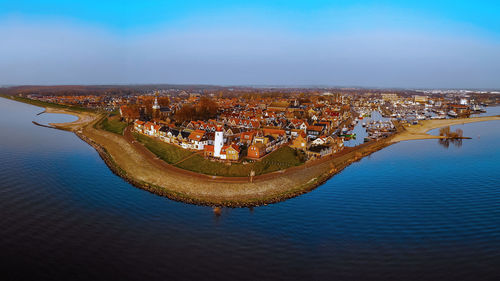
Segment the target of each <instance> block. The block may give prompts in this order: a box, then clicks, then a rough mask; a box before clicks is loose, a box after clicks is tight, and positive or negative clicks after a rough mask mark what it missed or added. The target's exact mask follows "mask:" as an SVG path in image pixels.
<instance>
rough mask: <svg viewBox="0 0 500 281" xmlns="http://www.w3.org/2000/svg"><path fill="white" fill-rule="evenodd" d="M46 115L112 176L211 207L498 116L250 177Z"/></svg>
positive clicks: (324, 175)
mask: <svg viewBox="0 0 500 281" xmlns="http://www.w3.org/2000/svg"><path fill="white" fill-rule="evenodd" d="M47 112H50V113H63V114H71V115H75V116H77V117H78V120H76V121H74V122H70V123H62V124H51V125H53V126H54V127H56V128H59V129H64V130H69V131H73V132H75V133H76V134H77V135H78V136H79V137H80V138H82V139H83V140H85V141H86V142H87V143H89V144H90V145H92V146H93V147H94V148H95V149H96V150H97V151H98V152H99V155H100V156H101V157H102V158H103V160H104V161H105V162H106V164H107V165H108V166H109V167H110V169H111V170H113V172H114V173H116V174H117V175H119V176H121V177H123V178H124V179H126V180H127V181H129V182H130V183H131V184H133V185H135V186H137V187H139V188H142V189H145V190H148V191H151V192H153V193H156V194H159V195H162V196H166V197H169V198H170V199H173V200H178V201H183V202H188V203H194V204H204V205H212V206H230V207H242V206H257V205H263V204H268V203H274V202H279V201H283V200H286V199H288V198H291V197H295V196H298V195H300V194H303V193H306V192H309V191H311V190H312V189H314V188H316V187H317V186H319V185H321V184H322V183H324V182H325V181H326V180H328V179H329V178H331V177H332V176H333V175H335V174H336V173H339V172H340V171H341V170H342V169H344V168H345V167H347V166H348V165H350V164H351V163H353V162H355V161H359V160H360V159H362V158H363V157H365V156H367V155H370V154H371V153H373V152H376V151H378V150H380V149H382V148H384V147H387V146H389V145H390V144H392V143H395V142H398V141H403V140H411V139H425V138H439V137H437V136H431V135H428V134H426V132H428V131H429V130H432V129H435V128H439V127H443V126H449V125H456V124H463V123H470V122H480V121H489V120H500V117H478V118H469V119H450V120H429V121H425V122H421V124H420V125H416V126H411V127H408V128H406V129H405V130H404V131H403V132H400V133H397V134H396V135H394V136H392V137H390V138H388V139H384V140H379V141H376V142H370V143H366V144H363V145H361V146H359V147H356V148H346V149H345V150H344V151H343V152H341V153H339V154H336V155H333V156H331V157H326V158H322V159H319V160H317V161H313V162H309V163H306V164H304V165H302V166H299V167H293V168H289V169H287V170H284V171H279V172H274V173H270V174H266V175H262V176H258V177H255V178H254V181H253V182H250V179H249V178H223V177H212V176H207V175H201V174H196V173H193V172H190V171H186V170H182V169H179V168H177V167H174V166H171V165H169V164H167V163H166V162H164V161H162V160H160V159H158V158H157V157H156V156H155V155H153V154H152V153H151V152H149V151H148V150H147V149H145V148H144V147H143V146H142V145H141V144H138V143H137V142H134V141H133V140H132V139H130V138H126V137H124V136H120V135H117V134H113V133H111V132H107V131H103V130H99V129H96V128H94V124H96V123H97V122H98V121H99V120H100V118H101V117H102V116H103V115H98V114H93V113H86V112H74V111H71V110H65V109H54V108H47Z"/></svg>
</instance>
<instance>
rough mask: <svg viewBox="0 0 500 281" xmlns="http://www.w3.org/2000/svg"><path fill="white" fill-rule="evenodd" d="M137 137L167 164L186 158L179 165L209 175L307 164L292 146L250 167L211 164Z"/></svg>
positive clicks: (240, 174)
mask: <svg viewBox="0 0 500 281" xmlns="http://www.w3.org/2000/svg"><path fill="white" fill-rule="evenodd" d="M134 137H135V138H136V139H137V140H138V141H140V142H141V143H143V144H144V146H146V148H147V149H149V150H150V151H151V152H153V153H154V154H155V155H157V156H158V157H159V158H160V159H162V160H164V161H165V162H167V163H169V164H175V163H178V162H179V161H181V160H183V159H185V160H184V161H182V162H180V163H178V164H176V165H175V166H177V167H179V168H182V169H185V170H189V171H193V172H197V173H201V174H206V175H216V176H225V177H248V176H249V175H250V172H251V171H252V170H254V171H255V175H262V174H266V173H270V172H275V171H279V170H283V169H286V168H290V167H293V166H298V165H301V164H303V163H304V160H303V157H301V156H300V154H299V153H298V152H297V151H296V150H294V149H293V148H290V147H289V146H284V147H281V148H279V149H278V150H276V151H274V152H272V153H271V154H269V155H267V157H265V158H264V159H262V160H261V161H253V162H249V163H247V164H243V163H241V162H240V163H231V164H230V165H229V164H227V163H223V162H218V161H211V160H209V159H206V158H205V157H203V156H202V155H200V154H196V155H193V154H194V153H195V152H192V151H189V150H186V149H183V148H181V147H178V146H176V145H173V144H168V143H165V142H162V141H160V140H157V139H154V138H152V137H148V136H145V135H142V134H138V133H134ZM189 156H191V157H189ZM188 157H189V158H188Z"/></svg>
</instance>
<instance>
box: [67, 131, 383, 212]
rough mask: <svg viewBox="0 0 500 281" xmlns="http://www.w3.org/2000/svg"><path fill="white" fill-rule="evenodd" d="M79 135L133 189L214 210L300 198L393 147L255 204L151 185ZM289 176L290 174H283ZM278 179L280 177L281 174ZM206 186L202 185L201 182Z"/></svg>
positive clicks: (359, 154) (362, 153) (358, 155)
mask: <svg viewBox="0 0 500 281" xmlns="http://www.w3.org/2000/svg"><path fill="white" fill-rule="evenodd" d="M75 134H76V135H77V136H78V137H79V138H80V139H82V140H83V141H85V142H86V143H88V144H89V145H90V146H92V147H93V148H94V149H95V150H96V151H97V152H98V154H99V156H100V157H101V159H102V160H103V161H104V163H106V165H107V166H108V167H109V169H110V170H111V171H112V172H113V173H114V174H115V175H117V176H119V177H121V178H123V179H124V180H126V181H127V182H128V183H130V184H132V185H133V186H135V187H137V188H140V189H143V190H146V191H148V192H151V193H154V194H156V195H159V196H164V197H167V198H169V199H171V200H174V201H178V202H183V203H189V204H195V205H204V206H212V207H232V208H237V207H256V206H261V205H267V204H273V203H278V202H282V201H285V200H287V199H290V198H293V197H297V196H299V195H302V194H305V193H308V192H310V191H312V190H314V189H315V188H317V187H318V186H320V185H322V184H324V183H325V182H326V181H327V180H329V179H330V178H332V177H333V176H334V175H336V174H338V173H340V172H341V171H342V170H343V169H345V168H346V167H348V166H349V165H350V164H352V163H354V162H357V161H360V160H361V159H362V158H364V157H366V156H368V155H370V154H372V153H374V152H376V151H378V150H380V149H383V148H385V147H387V146H389V145H390V144H391V143H390V142H387V141H385V140H384V141H379V142H373V143H371V144H368V145H367V146H365V147H364V148H363V149H360V150H359V151H355V152H354V151H353V153H354V155H352V157H350V158H349V159H347V160H345V161H343V162H340V163H336V164H333V163H332V165H330V167H331V168H330V169H329V170H328V171H327V172H326V173H324V174H322V175H321V176H319V177H316V178H312V179H311V180H309V181H308V182H306V183H304V184H302V185H298V186H297V187H296V188H294V189H291V190H289V191H287V192H283V193H281V194H276V195H275V196H269V197H266V198H256V199H253V200H251V201H247V200H237V199H235V200H221V201H211V200H203V199H199V198H196V197H192V196H189V195H185V194H181V193H178V192H175V191H170V190H168V189H166V188H163V187H160V186H157V185H154V184H151V183H147V182H144V181H140V180H137V179H135V178H133V177H131V176H129V175H128V174H127V172H126V171H125V170H123V169H122V168H121V167H120V166H119V165H118V164H117V163H116V162H115V161H114V160H113V158H112V156H111V155H110V154H109V153H108V152H107V150H106V149H105V148H104V147H102V146H101V145H100V144H98V143H96V142H95V141H93V140H92V139H90V138H88V137H87V136H85V135H84V134H83V133H81V132H75ZM283 176H286V175H283ZM277 177H280V176H279V175H278V176H277ZM200 184H202V183H200Z"/></svg>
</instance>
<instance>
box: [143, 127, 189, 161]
mask: <svg viewBox="0 0 500 281" xmlns="http://www.w3.org/2000/svg"><path fill="white" fill-rule="evenodd" d="M134 137H135V138H136V139H137V140H138V141H140V142H141V143H143V144H144V146H145V147H146V148H147V149H149V150H150V151H151V152H153V153H154V154H156V156H158V157H159V158H160V159H162V160H163V161H165V162H167V163H169V164H174V163H177V162H179V161H181V160H182V159H184V158H186V157H188V156H190V155H192V154H193V153H194V152H191V151H189V150H187V149H183V148H180V147H178V146H176V145H173V144H169V143H165V142H162V141H159V140H156V139H154V138H151V137H148V136H145V135H141V134H138V133H134Z"/></svg>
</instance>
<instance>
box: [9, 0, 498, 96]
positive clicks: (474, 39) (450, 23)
mask: <svg viewBox="0 0 500 281" xmlns="http://www.w3.org/2000/svg"><path fill="white" fill-rule="evenodd" d="M499 10H500V3H492V2H491V1H474V2H472V1H439V3H435V1H419V3H412V1H368V0H365V1H321V0H318V1H307V2H303V1H251V2H250V1H248V2H247V1H217V2H210V1H186V2H183V3H172V2H168V3H166V2H165V1H148V2H147V3H143V2H137V1H107V2H106V3H101V2H99V1H73V2H71V3H66V2H65V1H54V0H53V1H15V2H9V1H0V38H2V44H0V60H1V61H2V63H1V64H0V85H134V84H135V85H137V84H177V85H193V84H198V85H203V84H204V85H220V86H238V85H241V86H265V85H267V86H277V85H284V86H290V87H302V86H306V85H307V86H318V87H323V86H325V87H363V88H400V89H484V90H486V89H488V90H494V89H499V88H500V80H499V79H498V77H500V19H499V18H498V17H497V16H496V14H497V12H498V11H499Z"/></svg>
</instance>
